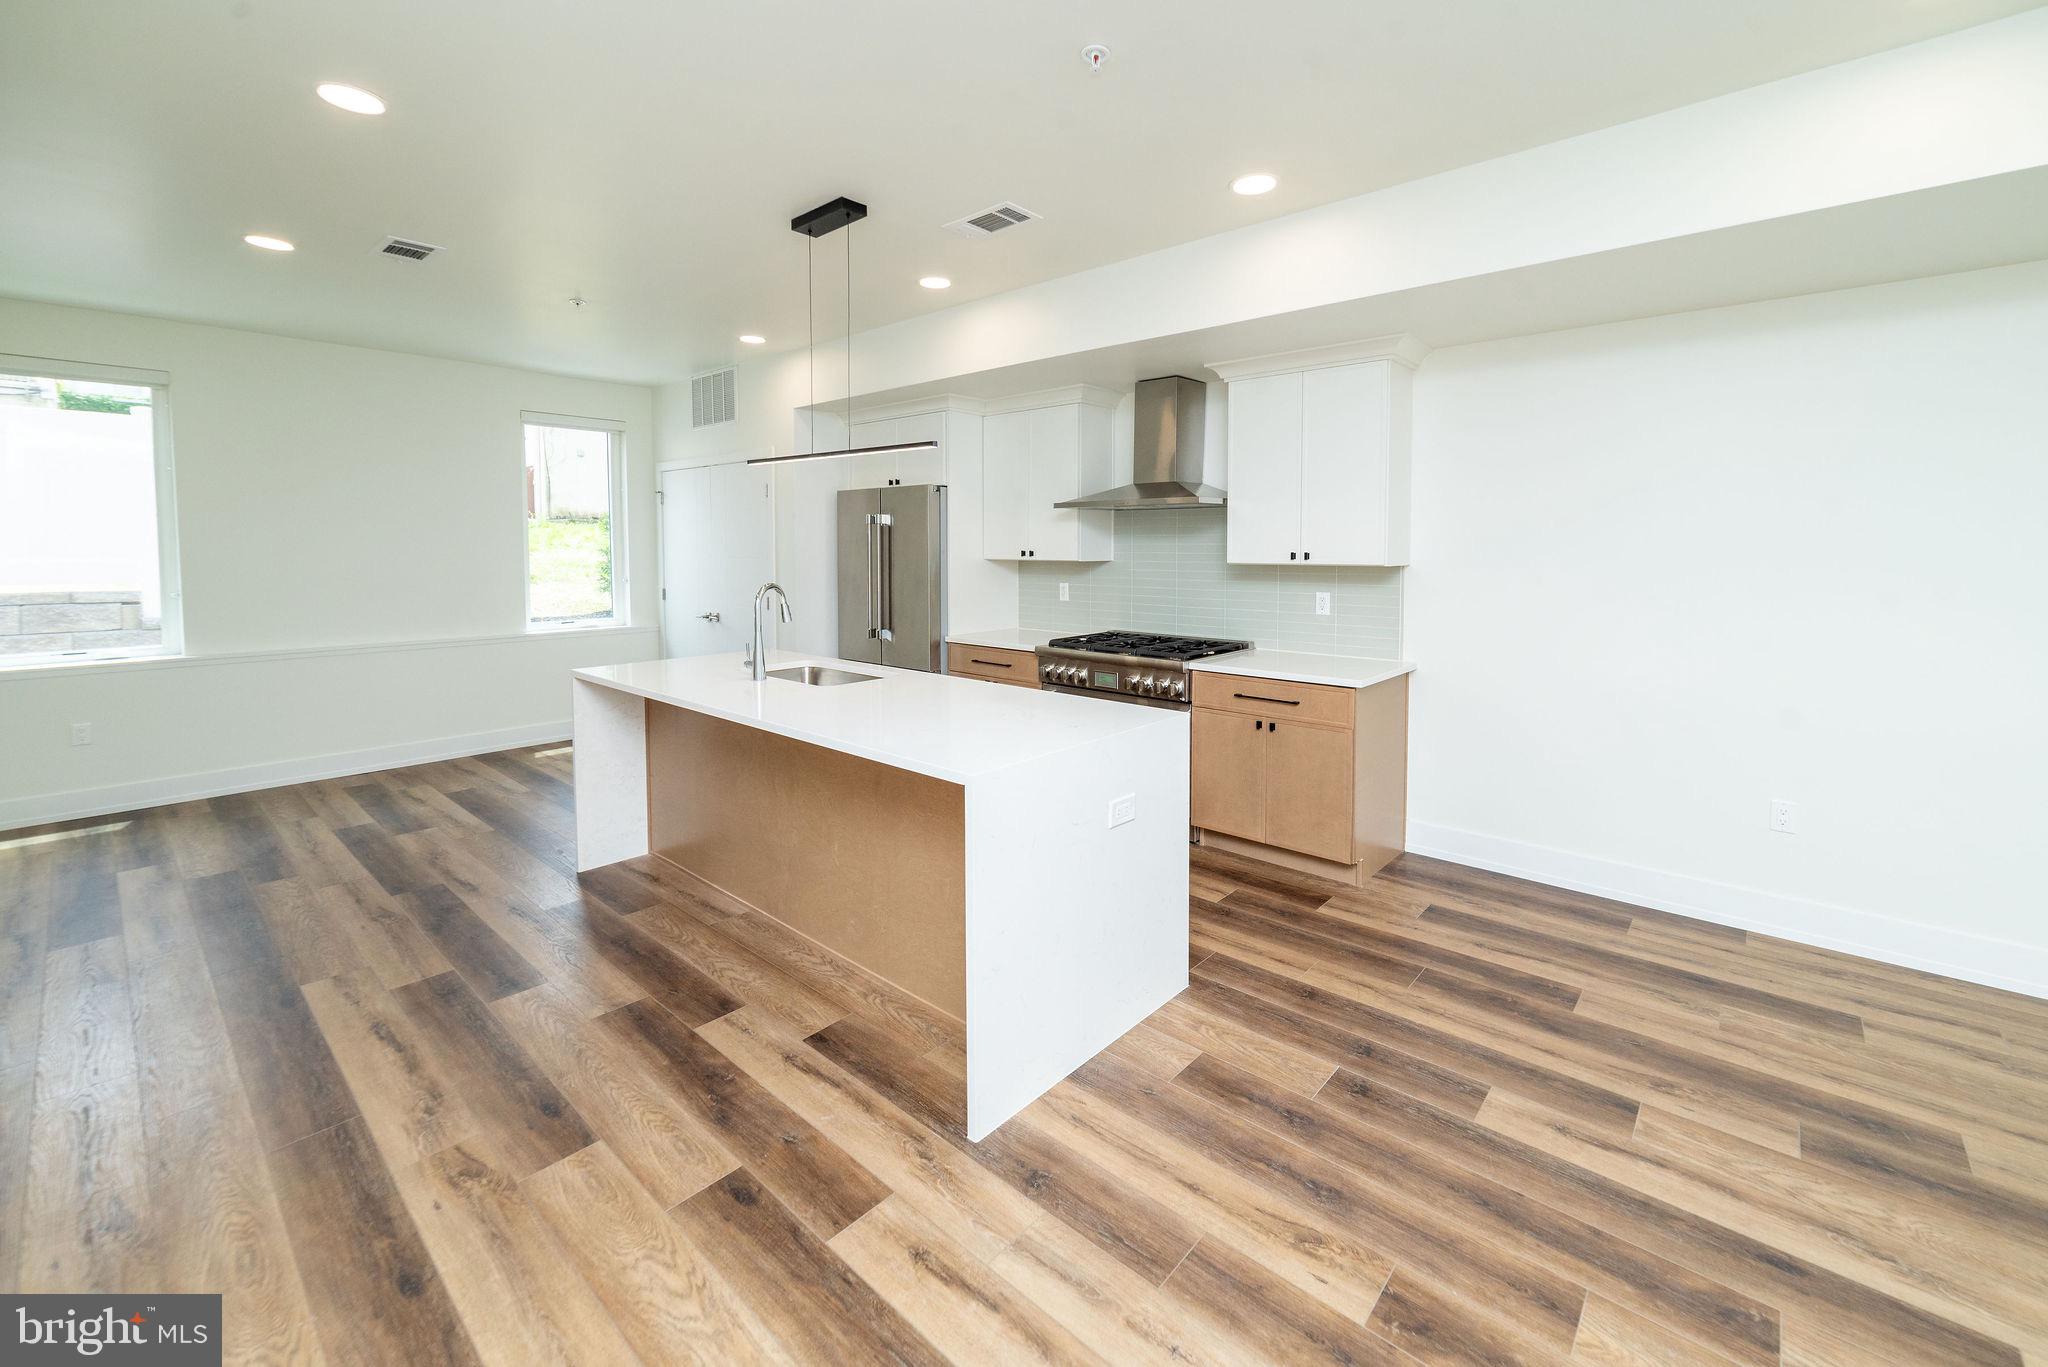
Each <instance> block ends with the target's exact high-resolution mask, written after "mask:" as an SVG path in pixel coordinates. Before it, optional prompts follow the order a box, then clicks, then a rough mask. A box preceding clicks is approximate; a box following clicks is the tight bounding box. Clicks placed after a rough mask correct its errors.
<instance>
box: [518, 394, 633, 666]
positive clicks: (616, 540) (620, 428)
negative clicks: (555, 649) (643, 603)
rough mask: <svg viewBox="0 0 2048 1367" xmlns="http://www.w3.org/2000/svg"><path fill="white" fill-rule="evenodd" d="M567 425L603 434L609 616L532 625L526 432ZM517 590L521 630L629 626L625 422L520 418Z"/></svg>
mask: <svg viewBox="0 0 2048 1367" xmlns="http://www.w3.org/2000/svg"><path fill="white" fill-rule="evenodd" d="M529 427H566V428H570V429H572V430H575V431H579V432H602V433H604V434H605V438H606V440H605V448H606V452H607V461H608V464H609V467H610V468H609V473H608V476H607V478H608V479H609V480H610V486H609V488H610V494H611V533H612V611H611V615H610V616H609V617H593V618H590V619H589V620H587V621H581V622H536V621H535V620H534V618H533V546H532V541H531V539H530V538H529V537H528V535H527V531H526V494H525V472H526V429H527V428H529ZM519 451H520V455H519V468H520V484H519V486H518V488H519V564H520V576H519V592H520V596H521V599H522V601H523V602H524V605H525V620H526V632H527V634H528V635H529V636H547V635H554V634H557V633H561V632H576V631H603V630H605V629H607V628H614V629H615V628H620V627H630V626H631V625H632V612H633V609H632V601H633V600H632V574H631V571H630V569H629V568H628V565H629V561H628V558H627V553H626V424H625V423H623V422H621V421H619V420H617V419H615V418H582V417H576V416H574V415H572V414H568V413H539V412H533V411H522V412H521V413H520V415H519Z"/></svg>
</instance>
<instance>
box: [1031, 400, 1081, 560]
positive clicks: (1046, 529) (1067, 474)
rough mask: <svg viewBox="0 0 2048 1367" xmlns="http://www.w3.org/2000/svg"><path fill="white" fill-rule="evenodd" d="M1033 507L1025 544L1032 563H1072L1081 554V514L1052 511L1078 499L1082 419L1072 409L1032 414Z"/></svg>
mask: <svg viewBox="0 0 2048 1367" xmlns="http://www.w3.org/2000/svg"><path fill="white" fill-rule="evenodd" d="M1030 416H1031V503H1030V507H1029V508H1028V509H1027V510H1026V514H1025V516H1026V526H1027V527H1029V529H1030V530H1029V533H1028V535H1027V536H1026V538H1025V542H1024V544H1025V545H1026V546H1027V547H1029V548H1030V550H1031V552H1032V559H1034V560H1073V559H1075V558H1077V557H1078V556H1079V554H1080V550H1081V533H1080V523H1079V521H1078V519H1079V517H1080V514H1079V513H1077V512H1076V511H1075V510H1074V509H1072V508H1055V507H1053V506H1052V505H1053V504H1055V503H1057V502H1059V501H1060V500H1061V499H1063V498H1077V497H1079V496H1080V493H1081V488H1080V477H1081V418H1080V414H1079V413H1078V412H1076V411H1075V407H1074V405H1072V404H1061V405H1059V406H1058V407H1055V408H1034V409H1032V410H1031V415H1030Z"/></svg>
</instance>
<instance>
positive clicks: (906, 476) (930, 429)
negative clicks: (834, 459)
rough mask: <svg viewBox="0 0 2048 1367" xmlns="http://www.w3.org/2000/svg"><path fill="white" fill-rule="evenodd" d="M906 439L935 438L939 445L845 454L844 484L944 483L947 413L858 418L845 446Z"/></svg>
mask: <svg viewBox="0 0 2048 1367" xmlns="http://www.w3.org/2000/svg"><path fill="white" fill-rule="evenodd" d="M856 411H858V410H856ZM908 441H935V442H938V443H939V446H938V449H937V450H933V451H905V452H901V453H890V454H883V455H873V456H848V457H847V458H846V465H847V476H846V487H847V488H849V489H880V488H882V487H883V486H884V485H889V484H944V483H945V482H946V445H945V443H946V415H945V414H944V413H942V412H937V413H912V414H910V415H908V416H906V417H901V418H857V419H855V421H854V424H853V437H852V439H851V440H850V441H848V443H847V445H849V446H889V445H893V444H895V443H897V442H908Z"/></svg>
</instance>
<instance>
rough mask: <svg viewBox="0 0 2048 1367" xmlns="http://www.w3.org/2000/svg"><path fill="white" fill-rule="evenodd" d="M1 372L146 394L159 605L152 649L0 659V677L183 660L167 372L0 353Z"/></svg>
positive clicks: (113, 648) (121, 648)
mask: <svg viewBox="0 0 2048 1367" xmlns="http://www.w3.org/2000/svg"><path fill="white" fill-rule="evenodd" d="M0 371H4V372H5V373H7V374H10V375H34V376H39V377H43V378H47V379H52V380H82V381H85V382H87V383H97V384H125V385H133V386H136V387H137V388H146V389H148V390H149V413H150V419H149V423H150V430H149V436H150V446H151V448H152V457H153V466H154V469H155V472H156V559H157V567H156V573H157V595H158V597H159V598H160V599H161V600H162V603H163V615H162V616H161V618H160V619H159V623H160V630H161V632H162V639H161V640H160V641H159V642H158V643H157V644H156V645H155V646H153V647H152V646H110V647H107V648H105V649H102V650H66V651H57V652H54V653H50V654H42V655H6V656H0V671H4V670H10V669H49V668H52V667H55V666H68V667H82V666H91V665H102V664H114V663H122V662H127V661H131V660H161V659H174V658H177V657H179V656H182V655H184V654H185V595H184V590H183V585H182V583H181V581H180V578H179V574H178V565H179V555H178V490H177V472H176V464H177V463H176V459H175V454H174V452H173V450H172V446H171V376H170V372H169V371H164V370H144V369H141V368H138V367H135V366H114V365H100V364H97V363H95V362H89V361H60V360H54V359H52V358H50V357H48V356H20V355H13V354H10V353H6V352H0Z"/></svg>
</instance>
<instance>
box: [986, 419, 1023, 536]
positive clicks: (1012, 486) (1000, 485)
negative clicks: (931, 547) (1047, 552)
mask: <svg viewBox="0 0 2048 1367" xmlns="http://www.w3.org/2000/svg"><path fill="white" fill-rule="evenodd" d="M1030 504H1031V415H1030V414H1029V413H997V414H994V415H992V416H990V417H988V418H985V419H983V420H982V424H981V553H982V555H983V557H984V558H986V559H989V560H1022V559H1023V558H1024V552H1025V551H1026V550H1027V549H1029V547H1030V540H1029V538H1030V535H1031V531H1030V522H1029V508H1030Z"/></svg>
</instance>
